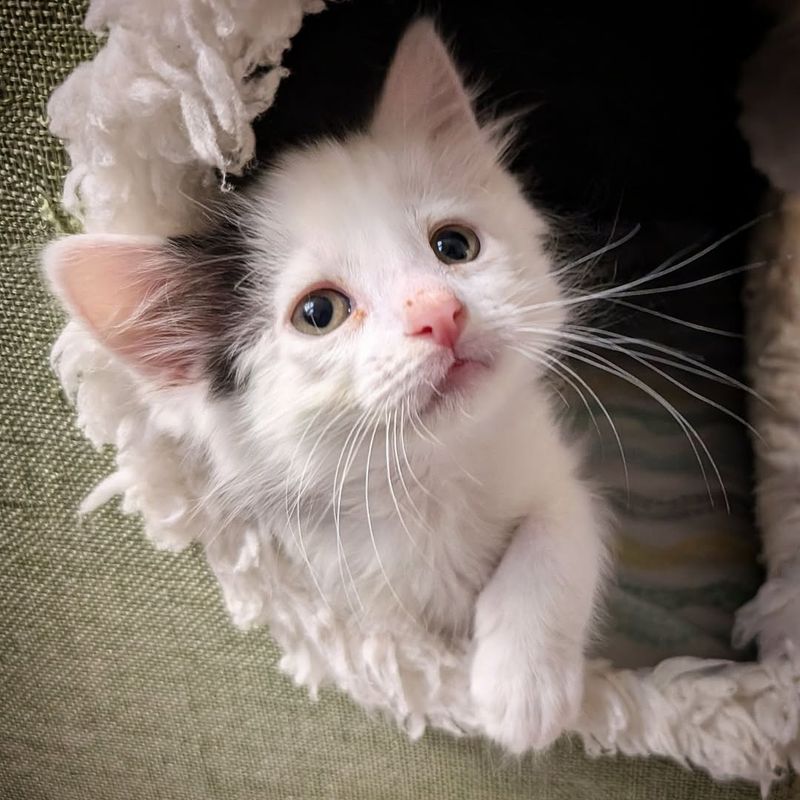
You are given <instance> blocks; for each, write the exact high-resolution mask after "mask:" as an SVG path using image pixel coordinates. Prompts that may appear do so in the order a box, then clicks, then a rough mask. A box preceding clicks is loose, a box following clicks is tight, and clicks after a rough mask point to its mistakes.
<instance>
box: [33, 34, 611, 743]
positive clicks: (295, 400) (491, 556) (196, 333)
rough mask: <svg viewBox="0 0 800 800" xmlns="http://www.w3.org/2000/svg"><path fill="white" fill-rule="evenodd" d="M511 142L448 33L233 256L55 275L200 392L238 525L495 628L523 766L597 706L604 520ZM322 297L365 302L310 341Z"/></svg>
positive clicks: (504, 695)
mask: <svg viewBox="0 0 800 800" xmlns="http://www.w3.org/2000/svg"><path fill="white" fill-rule="evenodd" d="M503 148H504V144H503V142H502V139H501V138H499V137H498V136H497V135H496V133H495V132H494V131H492V130H491V129H487V128H485V127H481V126H480V125H479V124H478V122H477V121H476V119H475V117H474V114H473V112H472V110H471V106H470V101H469V97H468V95H467V93H466V91H465V90H464V88H463V86H462V83H461V81H460V79H459V77H458V75H457V72H456V70H455V68H454V66H453V64H452V62H451V60H450V58H449V56H448V54H447V52H446V50H445V48H444V46H443V45H442V43H441V41H440V40H439V39H438V37H437V35H436V33H435V31H434V30H433V27H432V26H431V24H430V23H429V22H427V21H424V20H423V21H420V22H417V23H416V24H415V25H413V26H412V27H411V28H410V29H409V31H408V32H407V33H406V35H405V36H404V38H403V39H402V41H401V43H400V45H399V47H398V52H397V54H396V56H395V59H394V62H393V64H392V67H391V69H390V71H389V75H388V77H387V79H386V83H385V86H384V89H383V93H382V96H381V99H380V101H379V103H378V107H377V109H376V111H375V114H374V117H373V119H372V122H371V124H370V125H369V127H368V129H367V130H366V131H364V132H363V133H361V134H358V135H354V136H351V137H349V138H346V139H344V140H342V141H326V142H320V143H316V144H312V145H309V146H307V147H304V148H302V149H299V150H295V151H292V152H289V153H287V154H286V155H284V156H283V157H282V158H281V159H280V160H279V162H278V163H277V164H275V165H274V166H273V167H272V168H270V169H269V170H268V171H267V172H266V173H265V175H264V176H263V178H262V180H261V181H260V183H259V184H258V185H256V186H255V187H254V188H253V190H252V191H251V193H250V195H249V196H248V197H247V198H245V199H244V200H243V201H240V202H239V203H238V204H237V205H236V206H234V207H233V208H232V209H229V210H228V212H227V213H228V216H227V218H226V219H225V221H224V222H223V223H220V225H219V231H220V233H219V238H218V240H217V243H218V244H219V242H220V241H221V242H222V245H221V246H216V247H210V246H205V247H204V246H202V245H201V244H198V240H196V239H179V240H171V241H167V242H161V243H154V242H153V241H152V240H150V239H148V240H146V241H142V240H138V239H136V238H133V239H131V238H130V237H102V238H101V237H94V236H88V237H74V238H72V239H68V240H63V241H61V242H59V243H56V244H55V245H54V246H52V247H51V248H50V250H49V251H48V255H47V262H48V270H49V274H50V276H51V279H52V281H53V285H54V287H55V289H56V291H57V293H58V294H59V295H60V296H61V297H62V298H63V300H64V302H65V304H66V305H67V307H68V308H69V309H70V310H71V311H72V312H73V314H74V315H75V316H76V317H77V318H79V319H80V320H82V321H83V323H84V324H85V325H87V327H88V328H89V329H90V330H91V331H92V332H93V334H94V335H95V336H96V337H97V338H98V340H99V341H100V342H101V343H102V344H103V345H104V346H105V347H107V348H108V349H110V350H111V351H112V352H114V353H115V354H116V356H117V357H119V358H122V359H123V360H125V361H126V362H127V363H128V364H129V365H130V366H131V367H132V368H133V369H134V370H135V371H138V372H139V373H140V374H141V375H143V376H144V377H146V378H147V379H148V380H149V381H150V383H151V384H152V391H153V392H156V393H162V394H163V393H165V392H172V393H174V394H175V397H176V401H175V402H176V405H177V404H178V403H182V404H183V407H184V408H185V409H186V411H187V413H188V415H189V416H188V419H190V421H191V422H190V424H189V426H188V428H187V431H186V435H187V436H188V437H189V438H190V439H191V440H192V442H194V446H196V447H197V448H200V449H201V450H202V452H203V453H204V454H205V457H207V458H208V460H209V462H210V465H211V469H212V471H213V474H214V487H215V490H214V491H215V494H216V496H217V499H218V501H219V502H220V503H221V504H222V506H223V507H224V508H226V509H228V512H229V513H230V515H231V518H233V517H236V518H237V519H239V520H241V519H245V520H250V521H251V522H252V524H253V525H254V526H256V527H257V528H258V530H261V531H268V534H267V535H269V536H270V537H274V539H275V540H277V541H278V542H279V545H280V547H281V549H282V551H283V552H284V553H285V554H286V556H287V557H288V558H289V559H290V560H292V561H293V562H294V563H295V564H303V565H305V568H306V569H307V570H308V572H309V574H310V576H311V578H312V580H313V583H314V585H315V587H316V589H317V591H318V592H319V594H320V596H321V598H322V600H323V602H324V604H325V605H326V606H327V607H328V608H329V609H330V610H331V611H332V612H333V613H334V614H336V615H352V617H353V619H355V620H356V621H357V623H358V624H360V625H364V626H366V627H368V628H369V629H372V630H376V629H378V630H380V629H386V630H389V631H392V630H395V629H396V628H397V626H398V625H402V626H406V625H412V626H418V627H421V628H424V629H426V630H427V631H429V632H432V633H435V634H437V635H440V636H444V637H447V638H453V639H457V638H458V637H462V636H465V635H468V634H469V633H470V632H471V635H472V647H473V653H472V666H471V672H470V690H471V695H472V698H473V700H474V702H475V706H476V709H477V715H478V718H479V720H480V722H481V724H482V727H483V729H484V730H485V731H486V732H487V733H488V734H489V735H490V736H492V737H493V738H494V739H495V740H497V741H498V742H500V743H502V744H503V745H504V746H506V747H507V748H508V749H510V750H511V751H513V752H517V753H518V752H523V751H525V750H528V749H531V748H533V749H539V748H543V747H545V746H547V745H548V744H549V743H551V742H552V741H553V740H554V739H555V738H556V737H557V736H558V735H559V734H560V733H561V732H562V730H564V728H565V727H568V726H570V725H572V724H573V723H574V721H575V719H576V716H577V714H578V711H579V709H580V706H581V701H582V695H583V685H584V648H585V644H586V641H587V637H588V635H589V630H590V624H591V620H592V616H593V613H594V608H595V605H596V601H597V596H598V588H599V584H600V578H601V573H602V571H603V564H604V545H603V539H604V536H603V529H604V515H603V512H602V510H601V509H600V508H599V507H598V506H597V504H596V502H595V501H594V500H593V498H592V496H591V493H590V491H589V489H588V488H587V486H586V485H585V483H584V482H583V481H582V479H581V478H580V477H579V455H578V453H576V452H575V450H574V449H573V447H572V446H571V445H570V444H568V443H567V442H566V441H565V440H564V438H563V436H562V435H561V433H560V430H559V425H558V424H557V421H556V420H555V418H554V415H553V412H552V410H551V408H550V400H549V394H548V392H547V390H546V388H545V387H544V386H543V384H542V382H541V374H542V372H543V369H542V368H543V366H544V365H546V364H547V362H548V358H549V355H548V351H549V349H550V348H551V346H552V345H553V344H554V343H555V342H556V340H557V338H558V332H559V329H560V326H561V325H562V324H563V321H564V311H563V302H562V300H563V298H562V292H561V290H560V289H559V286H558V283H557V281H556V278H555V276H554V270H553V268H552V264H551V262H550V259H549V258H548V257H547V255H546V254H545V251H544V237H545V233H546V226H545V224H544V222H543V220H542V218H541V217H540V216H539V214H537V212H536V211H535V210H534V209H533V208H532V207H531V206H530V204H529V203H528V201H527V200H526V198H525V197H524V195H523V193H522V191H521V189H520V187H519V185H518V184H517V183H516V181H515V180H514V178H513V177H512V176H511V175H510V174H509V173H508V172H507V170H506V169H505V168H504V166H503V160H502V154H503ZM448 222H458V223H462V224H467V225H469V226H470V227H471V228H473V229H474V230H475V231H476V233H477V235H478V237H479V239H480V252H479V254H478V256H477V258H476V259H475V260H474V261H472V262H470V263H466V264H457V265H443V264H442V263H441V262H440V261H439V260H437V258H436V255H435V254H434V252H433V250H432V248H431V245H430V243H429V237H430V235H431V233H432V231H434V230H435V229H436V228H437V227H439V226H440V225H442V224H445V223H448ZM226 236H227V237H229V238H230V240H231V242H235V246H233V245H230V246H226V244H225V237H226ZM212 238H213V237H212ZM206 241H209V240H208V239H206ZM318 286H333V287H336V288H337V289H339V290H341V291H343V292H344V293H345V294H347V295H348V296H349V297H350V299H351V302H352V303H353V313H352V314H351V315H350V317H349V318H348V319H347V321H346V322H345V324H344V325H342V326H341V327H340V328H339V329H337V330H336V331H334V332H333V333H330V334H327V335H324V336H308V335H304V334H302V333H300V332H298V331H297V330H295V329H294V328H293V327H292V325H291V323H290V318H291V315H292V311H293V309H294V308H295V306H296V305H297V302H298V299H299V298H302V297H303V296H305V295H306V294H307V293H308V292H309V291H310V290H312V289H313V288H314V287H318ZM436 293H444V294H446V295H447V296H453V297H455V298H458V301H460V303H461V304H462V305H463V308H464V318H465V320H466V322H465V328H464V331H463V334H462V335H461V337H460V339H459V340H458V342H457V343H456V344H455V346H454V347H452V348H450V347H444V346H441V345H439V344H437V343H435V342H433V341H432V340H431V339H430V338H429V337H425V336H416V335H409V332H408V330H407V326H406V317H407V315H408V313H409V312H408V308H409V307H411V306H412V305H413V304H414V303H415V302H421V301H420V299H419V298H420V297H422V296H423V295H426V294H436ZM462 362H465V363H466V364H467V367H466V370H467V372H466V377H465V378H461V379H460V380H459V381H457V382H456V383H455V385H452V382H451V381H450V378H451V375H452V371H453V368H454V365H458V364H461V363H462ZM221 365H222V366H221ZM221 375H222V376H227V377H226V379H224V380H223V379H222V378H221V377H220V376H221ZM221 535H222V536H224V535H225V533H224V532H223V533H222V534H221Z"/></svg>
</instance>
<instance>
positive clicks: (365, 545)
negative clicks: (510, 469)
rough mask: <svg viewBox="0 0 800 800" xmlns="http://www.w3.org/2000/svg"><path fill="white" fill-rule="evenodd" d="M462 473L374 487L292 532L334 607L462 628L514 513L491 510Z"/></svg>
mask: <svg viewBox="0 0 800 800" xmlns="http://www.w3.org/2000/svg"><path fill="white" fill-rule="evenodd" d="M483 495H484V492H483V490H482V489H481V487H480V486H477V485H475V483H474V482H471V480H470V479H469V478H467V477H466V476H465V477H464V479H463V480H454V481H450V482H448V483H446V484H438V485H437V484H436V483H435V482H431V483H430V484H429V486H426V487H422V486H416V485H415V486H406V487H402V486H399V487H394V486H393V487H391V489H390V487H389V486H388V485H385V486H379V487H376V488H375V490H374V491H373V492H372V493H371V496H370V498H369V502H368V503H367V502H366V496H365V497H364V498H350V502H347V503H346V504H345V507H344V510H342V512H341V513H340V514H339V515H336V514H334V512H333V510H331V512H330V513H329V514H328V515H326V516H325V517H323V519H322V520H321V522H320V524H318V525H315V526H314V529H313V530H311V529H310V528H307V529H306V532H305V535H303V536H302V542H301V537H300V536H298V533H299V532H300V533H302V532H301V531H298V529H296V530H295V531H294V534H291V532H290V540H289V541H290V548H291V550H293V551H294V556H295V558H300V559H305V558H306V557H307V559H308V563H307V566H308V567H309V568H310V569H311V570H313V572H314V578H315V580H316V581H317V583H318V585H319V587H320V589H321V591H322V592H323V593H324V594H325V595H326V599H327V600H328V602H329V603H331V605H333V606H336V607H339V608H342V609H343V610H345V611H346V610H348V609H349V610H350V611H354V612H356V613H358V615H359V616H361V617H366V618H370V617H374V618H375V619H386V617H387V615H389V616H392V615H394V614H396V613H399V614H402V615H407V616H411V617H412V618H413V619H414V620H416V621H418V622H422V623H423V624H425V625H426V626H427V627H428V628H430V629H432V630H437V631H441V632H446V633H452V634H462V635H463V634H467V633H468V631H469V626H470V624H471V621H472V613H473V608H474V602H475V598H476V596H477V594H478V592H479V591H480V589H481V588H482V587H483V585H484V584H485V583H486V581H487V580H488V579H489V577H490V576H491V574H492V572H493V570H494V568H495V566H496V564H497V562H498V561H499V559H500V557H501V556H502V553H503V551H504V550H505V547H506V546H507V543H508V539H509V537H510V534H511V533H512V531H513V528H514V523H515V521H514V520H513V519H510V518H508V517H505V516H504V515H502V514H500V513H495V512H493V511H492V509H491V504H490V503H488V502H487V498H486V497H484V496H483Z"/></svg>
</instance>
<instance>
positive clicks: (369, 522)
mask: <svg viewBox="0 0 800 800" xmlns="http://www.w3.org/2000/svg"><path fill="white" fill-rule="evenodd" d="M379 422H380V420H376V421H375V424H374V426H373V428H372V435H371V436H370V440H369V446H368V447H367V464H366V467H365V472H364V509H365V511H366V514H367V528H368V530H369V538H370V541H371V542H372V549H373V551H374V553H375V559H376V561H377V564H378V569H380V571H381V574H382V575H383V579H384V581H385V582H386V586H387V588H388V589H389V591H390V592H391V594H392V596H393V597H394V599H395V601H396V602H397V605H398V606H399V607H400V609H401V610H402V611H403V612H404V613H405V614H406V615H408V617H409V618H410V619H412V620H413V619H414V615H413V614H411V613H410V612H409V611H408V609H406V607H405V605H403V601H402V600H401V599H400V596H399V595H398V594H397V592H396V591H395V588H394V586H392V582H391V581H390V580H389V574H388V573H387V572H386V567H384V565H383V560H382V559H381V554H380V552H379V550H378V543H377V541H376V539H375V529H374V528H373V525H372V514H371V512H370V505H369V465H370V460H371V459H372V449H373V446H374V444H375V436H376V434H377V432H378V424H379Z"/></svg>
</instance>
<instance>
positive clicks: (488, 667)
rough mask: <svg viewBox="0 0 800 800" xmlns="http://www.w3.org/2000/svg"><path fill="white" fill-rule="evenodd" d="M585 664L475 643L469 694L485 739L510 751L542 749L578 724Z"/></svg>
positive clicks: (507, 644)
mask: <svg viewBox="0 0 800 800" xmlns="http://www.w3.org/2000/svg"><path fill="white" fill-rule="evenodd" d="M583 679H584V659H583V655H582V653H580V652H579V651H575V652H573V653H571V654H569V656H566V655H564V656H560V657H559V656H556V655H555V654H553V653H550V654H544V655H542V656H536V657H534V658H531V657H530V655H529V654H527V653H526V652H525V650H524V648H520V647H519V646H518V645H517V644H516V642H513V641H510V640H509V639H507V638H504V637H501V636H497V635H494V636H488V637H486V638H484V639H482V640H480V641H479V642H478V645H477V648H476V650H475V655H474V658H473V662H472V671H471V675H470V689H471V693H472V699H473V702H474V703H475V707H476V710H477V714H478V720H479V722H480V723H481V725H482V726H483V729H484V730H485V732H486V734H487V735H488V736H489V737H491V738H492V739H494V740H495V741H496V742H497V743H498V744H500V745H502V746H503V747H504V748H506V749H507V750H509V751H510V752H512V753H514V754H516V755H519V754H521V753H524V752H526V751H528V750H543V749H544V748H546V747H547V746H548V745H550V744H552V743H553V742H554V741H555V740H556V739H557V738H558V737H559V736H560V735H561V733H563V732H564V731H565V730H566V729H567V728H569V727H570V726H571V725H572V724H573V723H574V722H575V720H576V718H577V716H578V713H579V711H580V707H581V702H582V700H583Z"/></svg>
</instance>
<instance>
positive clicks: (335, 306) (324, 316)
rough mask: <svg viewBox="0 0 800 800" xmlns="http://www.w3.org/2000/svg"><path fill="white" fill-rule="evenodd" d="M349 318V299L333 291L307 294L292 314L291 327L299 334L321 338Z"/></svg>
mask: <svg viewBox="0 0 800 800" xmlns="http://www.w3.org/2000/svg"><path fill="white" fill-rule="evenodd" d="M348 316H350V298H349V297H345V295H343V294H342V293H341V292H337V291H336V290H335V289H315V290H314V291H313V292H309V293H308V294H307V295H306V296H305V297H304V298H303V299H302V300H301V301H300V302H299V303H298V304H297V306H296V307H295V309H294V311H293V312H292V325H294V327H295V328H297V330H298V331H300V333H307V334H309V335H310V336H322V334H324V333H330V332H331V331H333V330H336V328H338V327H339V326H340V325H341V324H342V323H343V322H344V321H345V320H346V319H347V317H348Z"/></svg>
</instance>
